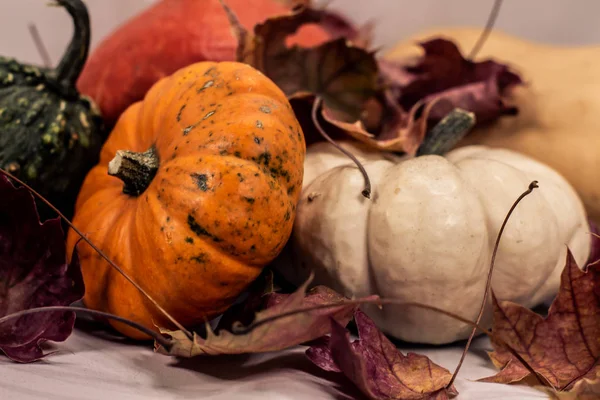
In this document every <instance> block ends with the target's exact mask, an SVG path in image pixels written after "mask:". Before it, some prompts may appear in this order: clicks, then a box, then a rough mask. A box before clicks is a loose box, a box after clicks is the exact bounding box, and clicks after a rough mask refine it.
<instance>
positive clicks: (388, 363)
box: [306, 310, 457, 400]
mask: <svg viewBox="0 0 600 400" xmlns="http://www.w3.org/2000/svg"><path fill="white" fill-rule="evenodd" d="M354 319H355V321H356V326H357V327H358V334H359V338H360V339H358V340H355V341H354V342H351V341H350V334H349V332H348V331H347V330H346V329H345V328H344V327H343V326H341V325H339V324H338V323H336V322H335V321H332V329H331V338H330V339H329V341H328V343H327V342H326V341H323V342H322V343H320V344H318V345H316V346H313V347H311V348H310V349H308V350H307V352H306V355H307V356H308V358H309V359H310V360H311V361H312V362H313V363H315V364H316V365H317V366H319V367H321V368H323V369H325V370H327V371H335V370H336V369H338V370H339V371H341V372H342V373H343V374H344V375H345V376H346V377H347V378H348V379H350V380H351V381H352V382H353V383H354V384H355V385H356V386H357V387H358V388H359V389H360V390H361V391H362V392H363V393H364V394H365V395H367V396H368V397H369V398H370V399H375V400H409V399H411V400H412V399H440V400H441V399H448V398H449V397H451V396H455V395H456V394H457V392H456V390H455V389H454V387H451V388H450V389H448V390H447V389H446V388H445V387H446V385H447V384H448V383H449V381H450V378H451V374H450V372H449V371H448V370H447V369H445V368H442V367H440V366H439V365H437V364H435V363H433V362H432V361H431V360H430V359H429V358H427V357H425V356H422V355H419V354H415V353H408V354H407V355H403V354H402V353H401V352H400V351H399V350H398V349H397V348H396V346H394V344H393V343H392V342H390V341H389V340H388V339H387V338H386V337H385V335H384V334H383V333H382V332H381V331H380V330H379V329H377V327H376V326H375V324H374V323H373V321H372V320H371V319H370V318H369V317H367V315H366V314H364V313H363V312H362V311H358V310H357V311H356V312H355V314H354Z"/></svg>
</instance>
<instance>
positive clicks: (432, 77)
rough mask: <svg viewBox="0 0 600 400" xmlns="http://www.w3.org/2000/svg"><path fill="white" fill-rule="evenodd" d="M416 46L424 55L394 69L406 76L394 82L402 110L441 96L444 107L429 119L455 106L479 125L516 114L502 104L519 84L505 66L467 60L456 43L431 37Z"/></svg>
mask: <svg viewBox="0 0 600 400" xmlns="http://www.w3.org/2000/svg"><path fill="white" fill-rule="evenodd" d="M420 45H421V47H422V48H423V50H424V55H423V57H422V58H421V60H420V61H419V62H418V63H417V64H416V65H414V66H398V67H399V68H401V69H402V70H403V71H404V72H405V74H408V76H409V77H410V78H409V79H408V80H406V79H402V80H401V81H398V82H395V84H396V85H398V86H397V90H398V91H399V92H400V97H399V99H398V101H399V103H400V105H401V106H402V107H403V108H404V109H406V110H409V109H411V108H412V107H414V106H415V105H416V104H417V103H419V102H425V103H427V102H430V101H432V100H433V99H436V98H440V97H441V98H444V99H446V100H448V105H447V107H448V108H447V109H443V108H442V107H440V108H439V109H438V108H434V109H433V110H432V111H431V113H430V118H431V119H437V120H439V119H441V118H442V117H443V116H444V115H446V114H447V113H448V112H449V111H450V110H451V109H453V108H457V107H458V108H462V109H464V110H467V111H471V112H473V113H474V114H475V118H476V119H477V121H478V123H479V124H483V123H486V122H489V121H491V120H494V119H496V118H498V117H500V116H502V115H514V114H516V113H517V109H516V108H515V107H513V106H508V105H507V104H506V96H507V94H508V93H509V90H510V89H511V88H512V87H514V86H515V85H520V84H522V83H523V82H522V80H521V78H520V77H519V75H517V74H516V73H515V72H513V71H511V70H510V69H509V68H508V66H507V65H504V64H500V63H498V62H496V61H494V60H486V61H481V62H473V61H470V60H467V59H465V58H464V57H463V56H462V54H461V53H460V50H459V49H458V47H457V46H456V44H454V43H453V42H451V41H449V40H446V39H440V38H435V39H431V40H428V41H426V42H423V43H420ZM391 77H392V76H391V75H388V78H391ZM390 83H391V84H394V81H392V80H390Z"/></svg>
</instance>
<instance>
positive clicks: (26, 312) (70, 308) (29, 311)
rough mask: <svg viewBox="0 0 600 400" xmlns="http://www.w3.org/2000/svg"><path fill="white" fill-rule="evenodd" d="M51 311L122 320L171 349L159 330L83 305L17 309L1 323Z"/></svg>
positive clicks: (1, 320) (169, 343)
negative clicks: (72, 312)
mask: <svg viewBox="0 0 600 400" xmlns="http://www.w3.org/2000/svg"><path fill="white" fill-rule="evenodd" d="M50 311H74V312H79V311H81V312H84V313H87V314H90V315H94V316H97V317H104V318H108V319H112V320H115V321H117V322H121V323H123V324H126V325H129V326H131V327H132V328H134V329H137V330H138V331H140V332H142V333H144V334H146V335H148V336H150V337H152V338H153V339H154V340H155V341H157V342H158V343H160V345H161V346H163V347H165V346H166V347H165V348H167V349H169V348H170V347H171V345H172V343H171V341H170V340H169V339H167V338H165V337H164V336H162V335H161V334H160V333H157V332H155V331H153V330H152V329H149V328H146V327H145V326H143V325H140V324H138V323H137V322H134V321H131V320H128V319H127V318H123V317H119V316H118V315H114V314H110V313H107V312H103V311H98V310H90V309H88V308H81V307H75V306H48V307H36V308H29V309H27V310H22V311H17V312H15V313H12V314H8V315H5V316H4V317H2V318H0V324H3V323H4V322H7V321H9V320H11V319H15V318H20V317H23V316H25V315H29V314H37V313H40V312H50Z"/></svg>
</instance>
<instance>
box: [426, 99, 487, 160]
mask: <svg viewBox="0 0 600 400" xmlns="http://www.w3.org/2000/svg"><path fill="white" fill-rule="evenodd" d="M474 125H475V115H474V114H473V113H472V112H469V111H465V110H463V109H460V108H455V109H454V110H452V111H450V112H449V113H448V115H446V116H445V117H444V118H442V120H441V121H440V122H438V123H437V125H435V126H434V127H433V128H431V130H430V131H429V132H428V134H427V137H426V138H425V140H423V143H421V146H419V149H418V150H417V154H416V155H417V156H424V155H428V154H437V155H443V154H446V153H447V152H449V151H450V150H452V149H453V148H454V146H456V145H457V144H458V142H460V141H461V140H462V138H464V137H465V135H466V134H467V133H468V132H469V131H470V130H471V128H472V127H473V126H474Z"/></svg>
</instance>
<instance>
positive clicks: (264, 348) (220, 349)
mask: <svg viewBox="0 0 600 400" xmlns="http://www.w3.org/2000/svg"><path fill="white" fill-rule="evenodd" d="M309 283H310V280H309V281H307V282H306V283H305V284H304V285H302V286H301V287H300V288H298V290H297V291H296V292H294V293H292V294H290V295H282V294H271V295H269V296H270V298H269V299H268V300H267V301H268V302H269V303H270V307H267V308H266V309H265V310H263V311H260V312H258V313H257V314H256V318H255V319H254V322H253V324H257V323H260V322H261V321H263V320H266V319H270V318H272V317H276V316H278V315H281V314H285V313H287V312H291V311H294V310H299V309H305V308H308V307H311V306H315V305H326V304H334V303H338V302H341V301H343V300H348V299H346V298H345V297H343V296H342V295H340V294H338V293H336V292H335V291H333V290H331V289H329V288H327V287H324V286H316V287H314V288H313V289H311V290H310V291H309V292H308V293H307V292H306V289H307V287H308V284H309ZM357 307H358V306H357V305H342V306H339V307H331V308H326V309H321V310H310V311H306V312H301V313H297V314H294V315H290V316H284V317H281V318H276V319H273V320H269V321H268V322H266V323H264V324H262V325H259V326H257V327H256V328H254V329H252V330H250V331H249V332H246V333H232V332H229V331H225V330H222V331H219V332H218V334H215V333H214V332H213V331H212V330H211V329H210V327H209V326H207V337H206V339H204V338H201V337H200V336H199V335H197V334H194V338H193V341H192V340H190V339H189V338H188V337H187V336H186V335H185V334H184V333H183V332H182V331H170V330H167V329H161V332H162V333H163V334H166V335H168V336H170V338H171V343H172V347H171V348H170V349H169V350H167V349H165V348H164V347H162V346H160V345H158V344H157V345H156V349H157V351H158V352H160V353H162V354H168V355H173V356H179V357H195V356H199V355H218V354H244V353H263V352H269V351H278V350H283V349H286V348H289V347H292V346H296V345H298V344H301V343H304V342H309V341H311V340H314V339H317V338H319V337H321V336H324V335H326V334H328V333H329V331H330V329H331V323H330V320H331V319H333V320H335V321H337V322H338V323H339V324H341V325H344V326H345V325H346V324H347V323H348V322H349V321H350V320H351V319H352V314H353V313H354V310H356V308H357ZM243 329H244V328H243V327H242V326H240V324H237V325H234V326H233V331H238V332H239V331H241V330H243Z"/></svg>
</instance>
